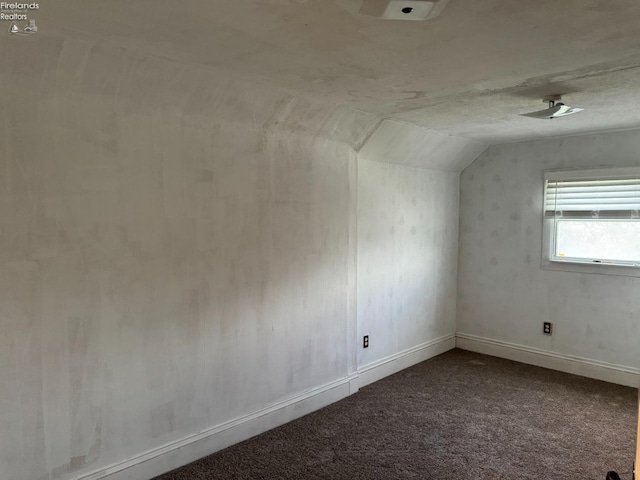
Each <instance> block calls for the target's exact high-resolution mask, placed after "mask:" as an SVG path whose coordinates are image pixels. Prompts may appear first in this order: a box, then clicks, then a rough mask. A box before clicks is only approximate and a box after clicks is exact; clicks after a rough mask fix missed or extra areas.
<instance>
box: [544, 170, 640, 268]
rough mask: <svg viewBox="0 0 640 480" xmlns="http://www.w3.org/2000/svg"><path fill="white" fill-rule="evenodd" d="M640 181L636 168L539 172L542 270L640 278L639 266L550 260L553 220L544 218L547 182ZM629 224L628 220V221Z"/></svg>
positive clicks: (559, 259) (554, 238)
mask: <svg viewBox="0 0 640 480" xmlns="http://www.w3.org/2000/svg"><path fill="white" fill-rule="evenodd" d="M633 176H638V177H640V165H633V166H628V167H613V168H592V169H553V170H545V171H544V172H543V195H542V211H541V215H542V223H543V225H542V255H541V259H542V264H541V268H543V269H545V270H556V271H569V272H578V273H592V274H602V275H621V276H629V277H640V262H637V263H636V262H634V263H631V262H622V261H603V260H602V259H586V258H573V257H565V258H562V259H561V258H560V257H554V255H553V252H554V251H555V246H556V245H555V243H556V233H557V223H558V222H557V218H556V217H548V216H547V215H546V211H545V210H546V207H547V205H546V201H547V182H548V181H549V180H552V181H558V180H575V179H580V180H590V179H602V178H612V177H613V178H615V177H633ZM629 220H630V219H629ZM639 221H640V220H639Z"/></svg>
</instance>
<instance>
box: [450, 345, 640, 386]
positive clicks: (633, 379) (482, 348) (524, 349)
mask: <svg viewBox="0 0 640 480" xmlns="http://www.w3.org/2000/svg"><path fill="white" fill-rule="evenodd" d="M456 347H458V348H461V349H463V350H470V351H472V352H478V353H484V354H486V355H492V356H494V357H500V358H506V359H508V360H514V361H516V362H522V363H527V364H529V365H536V366H538V367H544V368H550V369H552V370H559V371H561V372H566V373H573V374H575V375H581V376H583V377H589V378H593V379H596V380H603V381H605V382H610V383H616V384H618V385H625V386H627V387H634V388H637V387H638V384H639V382H640V370H639V369H637V368H633V367H628V366H625V365H616V364H613V363H607V362H602V361H599V360H592V359H589V358H582V357H576V356H573V355H565V354H562V353H556V352H550V351H547V350H541V349H538V348H533V347H528V346H526V345H518V344H516V343H510V342H503V341H501V340H493V339H491V338H484V337H479V336H477V335H471V334H468V333H457V334H456Z"/></svg>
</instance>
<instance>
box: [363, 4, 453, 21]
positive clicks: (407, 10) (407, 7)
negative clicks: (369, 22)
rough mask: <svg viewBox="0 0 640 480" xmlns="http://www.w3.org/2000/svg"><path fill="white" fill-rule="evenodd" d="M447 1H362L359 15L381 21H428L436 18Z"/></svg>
mask: <svg viewBox="0 0 640 480" xmlns="http://www.w3.org/2000/svg"><path fill="white" fill-rule="evenodd" d="M448 2H449V0H364V2H363V3H362V6H361V7H360V12H359V13H360V14H362V15H368V16H370V17H376V18H380V19H382V20H429V19H431V18H434V17H436V16H437V15H439V14H440V12H441V11H442V10H443V9H444V7H445V6H446V5H447V3H448Z"/></svg>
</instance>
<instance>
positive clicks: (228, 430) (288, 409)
mask: <svg viewBox="0 0 640 480" xmlns="http://www.w3.org/2000/svg"><path fill="white" fill-rule="evenodd" d="M455 341H456V339H455V335H453V334H451V335H447V336H445V337H441V338H438V339H435V340H433V341H431V342H427V343H424V344H422V345H418V346H416V347H414V348H411V349H408V350H405V351H402V352H399V353H397V354H395V355H392V356H389V357H386V358H383V359H381V360H379V361H376V362H373V363H370V364H368V365H365V366H363V367H362V368H361V369H360V370H359V372H358V373H354V374H352V375H350V376H348V377H345V378H342V379H339V380H337V381H335V382H331V383H329V384H327V385H323V386H321V387H318V388H314V389H312V390H309V391H307V392H304V393H302V394H300V395H296V396H295V397H292V398H290V399H288V400H285V401H282V402H278V403H276V404H274V405H272V406H270V407H268V408H264V409H262V410H259V411H256V412H253V413H251V414H248V415H245V416H243V417H240V418H237V419H235V420H232V421H229V422H226V423H223V424H221V425H216V426H214V427H211V428H207V429H205V430H203V431H201V432H198V433H196V434H193V435H189V436H187V437H184V438H182V439H179V440H176V441H174V442H171V443H168V444H165V445H162V446H160V447H157V448H154V449H152V450H148V451H146V452H143V453H140V454H138V455H135V456H133V457H130V458H127V459H124V460H122V461H120V462H117V463H114V464H112V465H109V466H106V467H103V468H100V469H98V470H95V471H93V472H89V473H84V474H82V475H80V476H79V477H75V480H148V479H150V478H153V477H156V476H158V475H161V474H163V473H165V472H168V471H170V470H173V469H175V468H178V467H181V466H183V465H186V464H188V463H191V462H193V461H195V460H198V459H200V458H202V457H205V456H207V455H210V454H212V453H214V452H217V451H220V450H222V449H223V448H226V447H229V446H231V445H234V444H236V443H239V442H241V441H243V440H246V439H248V438H251V437H253V436H255V435H258V434H260V433H263V432H266V431H268V430H271V429H272V428H276V427H278V426H280V425H283V424H285V423H287V422H290V421H292V420H295V419H296V418H299V417H302V416H304V415H307V414H309V413H311V412H314V411H316V410H319V409H320V408H323V407H325V406H327V405H330V404H332V403H334V402H337V401H338V400H341V399H343V398H345V397H347V396H349V395H352V394H354V393H356V392H357V391H358V389H359V388H360V387H361V386H364V385H368V384H370V383H373V382H375V381H377V380H380V379H382V378H384V377H386V376H388V375H391V374H393V373H396V372H399V371H400V370H403V369H405V368H408V367H410V366H412V365H415V364H416V363H419V362H422V361H424V360H428V359H429V358H431V357H434V356H436V355H439V354H441V353H444V352H446V351H448V350H451V349H452V348H454V347H455Z"/></svg>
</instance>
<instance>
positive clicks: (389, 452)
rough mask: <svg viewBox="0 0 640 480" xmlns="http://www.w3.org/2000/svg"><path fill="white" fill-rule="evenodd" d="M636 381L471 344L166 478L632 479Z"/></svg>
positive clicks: (167, 475)
mask: <svg viewBox="0 0 640 480" xmlns="http://www.w3.org/2000/svg"><path fill="white" fill-rule="evenodd" d="M636 422H637V390H635V389H632V388H627V387H621V386H618V385H613V384H609V383H605V382H599V381H596V380H590V379H587V378H584V377H578V376H573V375H569V374H565V373H560V372H555V371H552V370H546V369H543V368H538V367H533V366H529V365H524V364H520V363H516V362H511V361H509V360H503V359H499V358H495V357H489V356H485V355H480V354H476V353H471V352H466V351H463V350H452V351H450V352H447V353H445V354H443V355H440V356H438V357H435V358H433V359H431V360H428V361H426V362H423V363H421V364H419V365H416V366H414V367H412V368H409V369H407V370H404V371H402V372H400V373H397V374H395V375H393V376H391V377H387V378H385V379H383V380H381V381H379V382H376V383H374V384H372V385H369V386H367V387H365V388H362V389H361V390H360V391H359V392H358V393H357V394H356V395H352V396H351V397H348V398H346V399H344V400H342V401H340V402H338V403H335V404H333V405H330V406H329V407H326V408H324V409H322V410H320V411H318V412H315V413H312V414H310V415H307V416H306V417H303V418H301V419H299V420H296V421H294V422H291V423H289V424H287V425H284V426H282V427H279V428H276V429H274V430H271V431H269V432H266V433H264V434H262V435H259V436H257V437H254V438H252V439H250V440H247V441H245V442H242V443H240V444H238V445H235V446H233V447H230V448H227V449H226V450H223V451H221V452H218V453H216V454H214V455H211V456H209V457H206V458H203V459H201V460H199V461H197V462H194V463H192V464H190V465H187V466H185V467H183V468H180V469H177V470H174V471H173V472H170V473H167V474H165V475H162V476H160V477H157V478H158V480H185V479H198V480H204V479H206V480H214V479H216V480H217V479H220V480H222V479H224V480H231V479H252V480H253V479H269V480H277V479H306V478H309V479H345V480H347V479H349V480H351V479H353V480H360V479H363V480H364V479H367V480H377V479H380V480H382V479H385V480H386V479H396V478H397V479H429V480H440V479H442V480H454V479H455V480H462V479H469V480H472V479H473V480H479V479H487V480H489V479H491V480H498V479H538V480H540V479H558V480H559V479H571V480H588V479H596V480H603V479H604V477H605V474H606V472H607V471H608V470H617V471H618V473H620V474H621V476H622V478H623V480H630V479H631V468H632V462H633V459H634V456H635V434H636V425H637V424H636Z"/></svg>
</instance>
